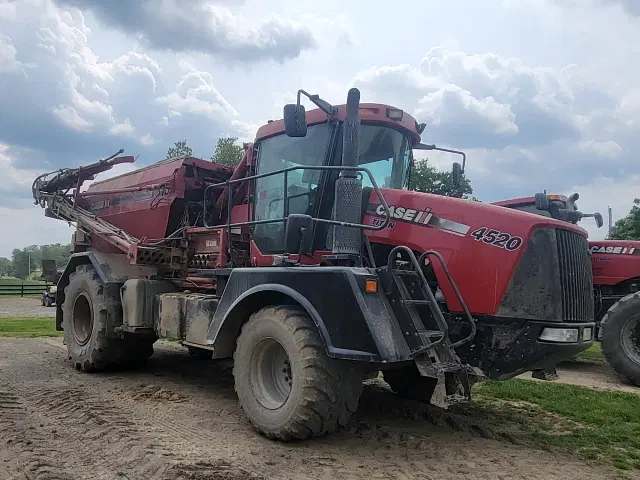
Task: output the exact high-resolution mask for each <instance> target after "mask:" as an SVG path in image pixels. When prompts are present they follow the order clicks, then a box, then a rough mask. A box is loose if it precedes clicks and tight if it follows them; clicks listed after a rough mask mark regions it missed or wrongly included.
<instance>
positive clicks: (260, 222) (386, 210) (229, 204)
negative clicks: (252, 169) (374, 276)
mask: <svg viewBox="0 0 640 480" xmlns="http://www.w3.org/2000/svg"><path fill="white" fill-rule="evenodd" d="M295 170H320V171H323V170H328V171H332V170H341V171H345V170H347V171H357V172H365V173H366V174H367V175H368V177H369V180H370V181H371V184H372V185H373V189H374V191H375V192H376V194H377V195H378V199H379V200H380V203H381V204H382V207H383V209H384V214H385V220H384V222H382V223H381V224H380V225H365V224H361V223H351V222H339V221H336V220H329V219H324V218H315V217H314V219H313V220H314V221H316V222H319V223H326V224H329V225H337V226H340V227H353V228H360V229H363V230H376V231H377V230H382V229H383V228H385V227H386V226H387V225H388V224H389V219H390V218H391V212H390V211H389V206H388V205H387V201H386V200H385V199H384V196H383V195H382V192H381V191H380V188H379V187H378V184H377V183H376V180H375V178H374V177H373V175H372V174H371V171H369V169H368V168H365V167H347V166H342V165H322V166H309V165H299V166H295V167H288V168H283V169H280V170H275V171H273V172H268V173H261V174H258V175H252V176H249V177H242V178H238V179H236V180H227V181H225V182H221V183H216V184H213V185H208V186H207V187H206V188H205V190H204V201H203V203H204V211H203V216H204V222H203V223H204V226H205V227H206V228H225V227H226V228H227V229H229V230H230V229H231V228H233V227H242V226H247V225H263V224H268V223H279V222H285V221H286V220H287V217H288V215H285V216H284V217H282V218H275V219H266V220H252V221H247V222H238V223H229V222H230V221H231V210H232V207H233V201H232V198H233V195H232V192H231V186H232V185H234V184H236V183H241V182H244V181H248V180H256V179H258V178H264V177H270V176H273V175H280V174H284V192H283V193H284V195H283V202H284V204H285V205H284V207H285V208H284V212H285V213H288V210H289V209H288V206H287V203H288V202H287V198H288V195H287V187H288V185H287V183H288V173H289V172H292V171H295ZM222 186H225V187H227V188H228V189H229V191H228V195H227V223H224V224H220V225H210V224H209V222H208V220H207V217H208V215H207V191H208V190H209V189H210V188H219V187H222Z"/></svg>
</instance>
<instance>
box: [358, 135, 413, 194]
mask: <svg viewBox="0 0 640 480" xmlns="http://www.w3.org/2000/svg"><path fill="white" fill-rule="evenodd" d="M410 157H411V141H410V140H409V138H408V137H407V136H406V135H404V134H402V133H401V132H400V131H398V130H396V129H394V128H390V127H385V126H380V125H367V124H363V125H362V127H361V130H360V163H359V164H360V166H361V167H366V168H368V169H369V170H370V171H371V174H372V175H373V177H374V178H375V181H376V183H377V184H378V187H380V188H394V189H402V188H405V187H406V186H407V184H408V180H409V178H408V177H409V167H410V165H409V162H410ZM362 186H363V187H373V185H372V184H371V181H370V180H369V177H368V175H366V174H365V173H364V172H363V178H362Z"/></svg>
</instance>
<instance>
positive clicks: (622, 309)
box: [600, 292, 640, 387]
mask: <svg viewBox="0 0 640 480" xmlns="http://www.w3.org/2000/svg"><path fill="white" fill-rule="evenodd" d="M600 330H601V337H600V346H601V348H602V353H603V354H604V357H605V358H606V360H607V362H608V363H609V365H611V367H612V368H613V369H614V370H615V371H616V373H618V374H619V375H621V376H622V377H624V378H626V379H627V380H629V381H630V382H631V383H633V384H634V385H636V386H639V387H640V292H636V293H632V294H630V295H627V296H626V297H624V298H621V299H620V300H618V301H617V302H616V303H614V304H613V305H612V306H611V308H609V310H608V311H607V313H606V314H605V315H604V317H603V318H602V322H601V323H600Z"/></svg>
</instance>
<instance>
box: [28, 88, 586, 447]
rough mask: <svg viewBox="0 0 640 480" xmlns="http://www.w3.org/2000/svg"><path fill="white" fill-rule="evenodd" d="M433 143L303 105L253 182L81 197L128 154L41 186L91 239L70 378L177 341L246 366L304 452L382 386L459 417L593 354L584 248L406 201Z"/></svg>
mask: <svg viewBox="0 0 640 480" xmlns="http://www.w3.org/2000/svg"><path fill="white" fill-rule="evenodd" d="M301 95H306V96H308V97H309V99H310V100H311V102H313V103H314V104H315V105H317V106H318V108H317V109H315V110H312V111H310V112H308V113H307V112H305V109H304V107H303V106H302V105H300V96H301ZM424 128H425V125H424V124H420V125H419V124H418V123H417V122H416V121H415V119H413V118H412V117H411V116H409V115H407V114H406V113H405V112H403V111H402V110H399V109H396V108H393V107H389V106H386V105H378V104H360V92H359V91H358V90H357V89H352V90H350V91H349V94H348V97H347V103H346V105H339V106H334V105H330V104H329V103H327V102H326V101H324V100H322V99H320V98H319V97H318V96H317V95H308V94H306V92H304V91H300V92H299V93H298V103H297V104H292V105H286V106H285V108H284V119H283V120H279V121H275V122H269V123H268V124H267V125H264V126H263V127H261V128H260V129H259V130H258V133H257V136H256V139H255V142H254V143H252V144H248V145H246V150H245V155H244V158H243V160H242V162H241V163H240V164H239V165H238V167H237V168H236V169H235V171H232V170H231V169H229V168H227V167H224V166H221V165H218V164H216V163H213V162H209V161H203V160H200V159H196V158H191V157H186V158H174V159H167V160H163V161H161V162H158V163H156V164H154V165H151V166H148V167H145V168H141V169H139V170H136V171H134V172H131V173H127V174H124V175H121V176H119V177H116V178H112V179H109V180H106V181H102V182H97V183H93V184H92V185H91V186H90V187H89V188H88V189H87V190H86V191H85V192H81V191H80V186H81V185H82V184H83V182H84V181H85V180H90V179H91V180H92V179H93V178H94V175H95V174H97V173H99V172H102V171H105V170H108V169H109V168H111V167H112V166H113V165H115V164H118V163H123V162H132V161H133V157H126V156H124V157H116V156H115V155H114V156H113V157H110V158H108V159H106V160H103V161H100V162H97V163H95V164H93V165H89V166H86V167H81V168H75V169H65V170H61V171H58V172H54V173H52V174H48V175H44V176H41V177H39V178H37V179H36V180H35V182H34V185H33V194H34V198H35V200H36V203H37V204H39V205H41V206H42V207H44V208H45V209H46V215H47V216H49V217H53V218H59V219H61V220H65V221H70V222H74V223H75V224H76V225H77V229H76V232H75V233H74V237H73V239H72V241H73V248H74V252H75V253H74V255H72V257H71V260H70V261H69V264H68V265H67V267H66V269H65V272H64V274H63V275H62V277H61V278H60V280H59V282H58V288H57V302H56V328H57V329H64V335H65V341H66V345H67V348H68V357H69V359H70V361H71V363H72V365H74V366H75V367H76V368H78V369H80V370H83V371H95V370H100V369H105V368H109V367H110V366H112V365H116V364H119V365H133V364H137V363H139V362H142V361H144V360H146V359H147V358H148V357H149V356H150V355H151V354H152V353H153V343H154V342H155V341H156V339H157V338H162V337H165V338H172V339H178V340H182V342H183V344H184V345H185V346H187V347H188V348H189V349H190V350H191V351H192V352H194V353H199V354H205V353H206V355H208V356H211V357H212V358H231V357H233V359H234V367H233V374H234V379H235V390H236V392H237V394H238V398H239V402H240V405H241V406H242V408H243V410H244V411H245V413H246V415H247V416H248V418H249V419H250V421H251V422H252V423H253V425H254V426H255V427H256V428H257V429H258V430H259V431H260V432H262V433H263V434H265V435H267V436H268V437H271V438H278V439H280V440H292V439H301V438H308V437H312V436H316V435H320V434H323V433H328V432H331V431H334V430H335V429H336V428H337V427H338V425H342V424H344V423H345V422H347V420H348V419H349V417H350V415H351V414H352V413H353V411H354V410H355V409H356V407H357V404H358V400H359V396H360V393H361V391H362V380H363V378H365V377H366V376H370V375H374V374H376V373H377V372H378V371H382V372H383V374H384V377H385V379H386V381H387V382H388V383H389V385H390V386H391V388H392V389H393V390H394V391H395V392H397V393H398V394H399V395H402V396H408V397H409V396H410V397H413V398H418V399H422V400H425V401H430V402H431V403H433V404H435V405H440V406H445V407H446V406H449V405H452V404H455V403H459V402H465V401H469V400H470V398H471V386H472V385H473V383H474V382H475V381H477V380H478V379H479V378H481V377H490V378H494V379H498V380H506V379H509V378H511V377H514V376H515V375H518V374H520V373H523V372H525V371H531V370H533V371H542V370H544V369H546V368H550V367H553V366H554V365H555V364H557V363H558V362H559V361H562V360H564V359H567V358H569V357H571V356H573V355H575V354H577V353H578V352H580V351H582V350H585V349H586V348H588V347H589V346H590V345H592V344H593V331H594V326H595V324H594V320H593V286H592V279H591V267H590V262H589V255H588V252H587V238H586V232H585V231H584V230H583V229H581V228H579V227H577V226H575V225H572V224H570V223H567V222H562V221H558V220H555V219H552V218H545V217H542V216H538V215H531V214H529V213H523V212H518V211H511V210H508V209H504V208H500V207H496V206H493V205H485V204H482V203H477V202H470V201H467V200H461V199H456V198H448V197H442V196H436V195H428V194H423V193H416V192H410V191H408V190H407V189H406V186H407V184H408V180H409V175H410V174H411V166H412V158H413V156H412V150H413V149H422V150H425V149H426V150H429V149H433V148H435V147H434V146H429V145H424V144H422V143H420V134H421V133H422V131H423V130H424ZM120 153H122V152H118V154H120ZM454 153H460V152H454ZM118 154H116V155H118ZM463 172H464V156H463V162H462V165H461V164H459V163H454V167H453V176H454V178H455V179H456V181H459V179H460V174H461V173H463ZM205 368H206V367H205Z"/></svg>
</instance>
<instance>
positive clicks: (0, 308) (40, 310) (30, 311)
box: [0, 297, 56, 317]
mask: <svg viewBox="0 0 640 480" xmlns="http://www.w3.org/2000/svg"><path fill="white" fill-rule="evenodd" d="M55 315H56V309H55V307H43V306H42V304H41V303H40V299H39V298H2V297H0V317H55Z"/></svg>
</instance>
